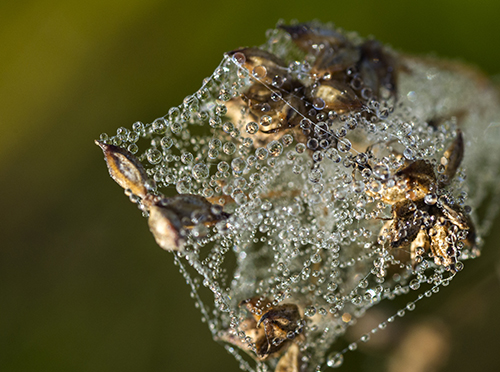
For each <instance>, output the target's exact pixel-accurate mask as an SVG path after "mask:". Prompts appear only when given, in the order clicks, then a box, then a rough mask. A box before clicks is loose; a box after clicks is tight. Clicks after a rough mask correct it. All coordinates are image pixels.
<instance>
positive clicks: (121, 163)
mask: <svg viewBox="0 0 500 372" xmlns="http://www.w3.org/2000/svg"><path fill="white" fill-rule="evenodd" d="M95 144H96V145H97V146H99V147H100V148H101V149H102V151H103V152H104V160H106V164H107V166H108V170H109V174H110V176H111V178H113V179H114V180H115V181H116V183H117V184H119V185H120V186H121V187H123V188H124V189H125V190H130V191H132V193H133V194H135V195H137V196H139V197H141V198H144V197H145V196H146V195H147V193H148V190H147V188H146V184H147V182H148V176H147V174H146V170H145V169H144V167H143V166H142V164H141V163H140V162H139V160H138V159H137V158H136V157H135V156H134V155H132V153H130V152H129V151H127V150H125V149H122V148H121V147H118V146H114V145H108V144H106V143H104V142H101V141H97V140H96V141H95Z"/></svg>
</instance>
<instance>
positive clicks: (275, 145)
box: [267, 141, 283, 157]
mask: <svg viewBox="0 0 500 372" xmlns="http://www.w3.org/2000/svg"><path fill="white" fill-rule="evenodd" d="M267 151H268V152H269V155H271V156H273V157H276V156H280V155H281V153H282V152H283V145H282V144H281V143H280V142H278V141H271V142H269V143H268V144H267Z"/></svg>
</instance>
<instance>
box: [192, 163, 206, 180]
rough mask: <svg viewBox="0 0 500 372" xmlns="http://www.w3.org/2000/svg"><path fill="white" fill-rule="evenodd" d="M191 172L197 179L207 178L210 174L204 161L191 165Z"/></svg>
mask: <svg viewBox="0 0 500 372" xmlns="http://www.w3.org/2000/svg"><path fill="white" fill-rule="evenodd" d="M191 173H192V174H193V177H194V178H195V179H197V180H198V181H200V180H204V179H205V178H208V176H209V175H210V171H209V169H208V166H207V165H206V164H205V163H198V164H196V165H195V166H194V167H193V170H192V172H191Z"/></svg>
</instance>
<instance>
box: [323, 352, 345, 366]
mask: <svg viewBox="0 0 500 372" xmlns="http://www.w3.org/2000/svg"><path fill="white" fill-rule="evenodd" d="M342 363H344V355H343V354H341V353H332V354H330V355H329V356H328V357H327V358H326V365H327V366H328V367H330V368H339V367H340V366H341V365H342Z"/></svg>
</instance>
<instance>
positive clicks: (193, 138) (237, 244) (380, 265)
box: [101, 24, 500, 371]
mask: <svg viewBox="0 0 500 372" xmlns="http://www.w3.org/2000/svg"><path fill="white" fill-rule="evenodd" d="M317 26H318V27H321V28H325V29H333V28H332V26H331V25H326V26H323V25H319V24H318V25H317ZM336 32H338V31H336ZM268 36H269V38H268V41H267V42H266V44H264V45H263V46H261V47H260V49H261V50H264V51H266V52H269V53H272V54H273V55H275V56H277V57H279V58H280V59H282V60H283V61H286V62H287V63H288V67H286V73H287V74H289V75H290V76H291V77H293V79H296V80H297V81H300V82H301V83H302V85H303V86H304V87H309V86H311V85H312V84H313V82H312V80H311V79H312V78H311V65H313V64H314V56H311V55H308V54H307V53H304V52H303V51H301V50H300V49H299V48H297V46H296V45H295V44H294V43H293V41H292V40H291V39H290V36H289V35H288V34H287V33H286V32H285V31H283V30H282V29H279V28H278V29H275V30H271V31H269V33H268ZM345 37H346V38H348V40H350V41H351V42H352V43H353V44H356V43H361V42H362V39H361V38H359V37H358V36H357V35H355V34H345ZM399 58H401V60H402V61H403V62H404V65H405V70H407V71H411V73H403V74H401V75H400V76H399V81H398V95H397V97H396V99H393V98H390V97H387V99H383V98H382V99H379V100H368V101H367V102H366V103H365V104H364V106H363V108H362V109H361V110H358V111H356V112H344V113H336V112H326V111H325V110H323V109H321V108H315V107H314V105H313V107H310V108H309V109H308V110H307V111H304V110H303V109H301V108H300V107H299V104H297V102H299V103H300V105H302V104H303V101H304V100H305V99H306V98H304V97H305V95H304V94H303V92H301V93H296V92H291V91H287V90H283V89H280V88H279V86H278V87H277V86H273V85H272V84H268V83H267V82H266V80H265V79H264V78H262V77H261V76H260V75H259V74H258V73H254V71H249V70H248V69H247V68H245V67H244V64H243V63H242V61H241V60H239V59H238V58H234V56H230V55H229V54H226V55H225V56H224V58H223V60H222V62H221V64H220V65H219V66H218V67H217V68H216V69H215V71H214V73H213V74H212V75H211V76H210V77H209V78H207V79H205V81H204V83H203V85H202V87H201V88H200V89H199V90H198V91H197V92H196V93H194V94H193V95H191V96H188V97H186V98H185V99H184V101H183V103H182V104H181V105H179V106H177V107H173V108H172V109H170V110H169V112H168V114H167V115H165V116H163V117H160V118H158V119H156V120H155V121H154V122H152V123H150V124H143V123H141V122H137V123H134V125H133V126H132V128H131V129H127V128H123V127H122V128H119V129H118V131H117V134H116V135H114V136H108V135H106V134H103V135H101V140H102V141H105V142H107V143H111V144H114V145H117V146H121V147H124V148H126V149H128V150H129V151H130V152H131V153H133V154H135V155H136V156H137V157H138V158H139V160H140V161H141V162H142V163H143V164H144V165H145V167H146V168H147V173H148V176H149V177H150V178H151V180H154V183H155V184H156V189H155V192H156V193H163V194H165V195H166V196H172V195H175V194H197V195H201V196H203V197H205V198H207V200H209V201H210V202H211V203H213V204H219V205H221V206H223V208H224V210H225V211H226V212H227V213H229V214H230V215H231V216H230V218H229V219H228V220H227V221H221V222H219V223H218V224H216V225H215V226H213V227H207V226H205V225H203V224H197V225H195V226H194V227H193V229H191V230H190V231H186V232H185V233H186V235H185V240H186V243H185V245H184V247H183V249H182V250H180V251H178V252H175V253H174V257H175V263H176V264H177V265H178V266H179V268H180V271H181V273H182V274H183V275H184V277H185V278H186V282H187V283H188V285H189V287H190V289H191V292H192V296H193V298H194V300H195V303H196V306H197V307H199V308H200V310H201V313H202V316H203V320H204V321H205V322H206V323H207V324H208V327H209V329H210V331H211V332H212V335H213V337H214V339H215V340H217V341H219V342H221V343H223V344H224V345H225V347H226V350H228V351H229V352H230V353H231V354H233V355H234V356H235V357H236V358H237V360H238V361H239V363H240V367H241V368H242V369H244V370H248V371H257V370H258V371H266V370H270V369H271V370H272V369H273V368H275V367H276V365H277V363H278V360H279V358H273V357H271V358H267V359H266V360H263V359H262V360H261V359H259V358H255V359H256V361H253V360H252V359H251V358H249V357H248V355H254V356H255V354H254V351H252V350H255V339H253V338H252V336H251V334H250V332H249V331H248V330H246V329H244V324H245V322H246V321H247V320H248V319H249V318H250V319H251V317H252V315H251V314H250V313H249V312H248V310H247V309H246V308H244V307H242V306H240V303H241V302H242V301H244V300H247V299H250V298H256V297H259V298H261V299H267V300H268V301H269V302H270V304H271V305H270V306H279V305H280V304H284V303H292V304H296V305H297V306H298V308H299V311H300V313H301V319H300V320H299V322H298V323H297V334H292V335H289V338H290V341H286V342H288V343H289V344H292V343H296V344H297V345H298V346H299V349H300V353H301V363H302V364H303V366H304V368H305V369H306V370H308V371H314V370H317V369H320V368H322V367H323V366H325V365H327V366H330V367H339V366H340V365H341V364H342V360H343V355H344V354H345V353H346V352H347V351H350V350H355V349H356V348H357V346H358V344H359V343H363V342H367V341H368V340H369V339H370V335H371V334H373V333H376V332H378V331H379V330H381V329H384V328H385V327H386V326H387V324H388V323H391V322H393V321H394V320H395V319H396V318H397V317H401V316H404V314H405V313H406V312H408V311H412V310H414V308H415V305H416V304H417V302H419V301H420V300H421V299H423V298H426V297H430V296H431V295H432V294H434V293H437V292H438V291H439V288H440V287H441V286H446V285H448V284H449V283H450V281H451V280H452V279H453V277H454V275H455V274H454V273H453V272H450V271H449V270H447V269H446V268H445V267H443V266H441V265H437V264H436V263H435V261H434V259H433V257H431V256H429V255H428V252H426V253H425V254H422V256H421V257H420V259H419V261H418V262H413V261H412V259H411V258H410V247H409V245H406V246H403V247H401V248H397V249H391V247H390V244H389V243H388V241H387V239H384V234H383V231H384V226H385V228H386V229H387V226H386V225H385V224H386V222H387V220H390V219H392V218H393V217H392V212H391V205H389V204H387V203H385V202H384V201H382V200H381V198H379V197H377V195H378V194H379V193H380V192H381V190H383V189H384V187H386V186H385V185H387V183H388V182H391V180H393V181H394V182H396V180H395V179H394V175H395V173H396V172H397V170H398V169H401V167H402V166H404V164H407V163H408V162H411V161H416V160H425V161H428V162H430V163H431V164H433V166H435V169H436V171H437V173H439V171H438V167H439V164H440V159H441V158H442V156H443V154H444V151H445V150H446V149H447V148H448V147H449V146H450V145H451V144H452V143H453V140H454V139H455V138H456V136H457V129H458V128H460V130H461V131H462V132H463V133H464V138H465V156H464V160H463V162H462V164H461V166H460V168H459V170H458V172H457V175H456V176H455V178H454V179H453V180H452V182H451V183H450V185H449V186H448V187H447V188H446V190H445V196H446V197H448V198H449V199H451V200H452V201H453V203H454V204H456V205H460V206H461V207H464V208H465V206H468V207H470V208H471V209H472V218H473V221H474V223H475V225H476V227H477V231H478V235H479V236H478V238H477V247H480V245H481V241H482V240H481V236H482V235H483V234H484V233H486V231H487V229H488V228H489V227H490V225H491V221H492V219H493V216H494V215H495V213H496V212H497V209H498V203H497V202H494V203H490V207H489V209H488V208H486V209H485V212H484V213H483V214H482V215H483V216H484V217H483V218H480V216H479V215H478V213H477V210H478V209H479V207H480V206H481V205H482V204H484V202H485V200H487V199H488V197H489V196H490V195H492V194H493V195H499V193H498V191H499V190H496V189H497V188H498V186H497V185H498V182H496V181H497V180H498V174H497V170H498V169H499V168H500V165H499V164H498V161H499V160H498V159H497V157H495V156H492V154H494V153H495V148H496V147H495V144H496V143H497V141H498V139H499V133H498V126H497V125H494V123H498V120H500V119H499V118H500V115H499V110H498V105H497V96H496V92H494V91H493V90H492V89H489V88H487V87H484V85H481V84H479V83H478V82H477V79H475V77H474V76H471V75H470V74H468V73H464V72H463V71H460V70H457V69H456V68H449V67H447V66H440V65H435V64H432V63H430V62H429V61H427V60H419V59H411V58H408V57H403V56H399ZM254 84H260V85H261V86H262V87H264V89H266V90H267V91H268V92H269V94H270V95H272V96H273V97H275V98H276V99H275V100H274V101H273V102H274V103H275V104H278V103H281V105H282V106H283V107H286V108H287V109H289V110H293V112H294V113H295V114H296V115H298V116H299V117H300V118H301V120H300V123H301V124H300V125H299V126H296V127H293V128H283V129H279V126H278V127H276V125H277V124H276V122H275V123H274V124H273V123H272V120H271V127H272V128H278V130H277V131H275V132H274V133H270V134H265V133H264V132H265V128H266V127H268V125H269V122H268V121H269V118H267V117H266V118H264V116H271V115H268V114H269V112H263V113H262V116H261V117H260V118H257V119H256V118H255V113H254V112H252V110H251V108H250V107H249V105H248V104H246V103H245V102H244V101H243V100H242V98H241V97H242V95H244V94H245V93H246V92H248V90H249V89H250V88H251V87H252V86H253V85H254ZM298 100H301V101H298ZM276 102H278V103H276ZM309 106H311V105H309ZM464 108H466V110H467V116H466V118H465V119H460V120H458V119H457V117H458V116H459V115H458V114H456V113H460V112H462V111H463V110H464ZM436 117H439V118H443V119H442V120H441V121H440V123H439V125H438V126H437V127H431V126H430V125H429V122H430V120H431V119H433V118H436ZM271 119H273V118H272V117H271ZM256 120H257V121H256ZM254 124H256V126H257V128H258V130H255V128H256V126H255V125H254ZM307 127H309V128H310V130H311V131H312V132H313V133H315V136H316V138H317V139H318V142H320V141H321V139H325V138H326V137H327V138H328V139H329V140H328V141H327V142H323V144H325V145H324V146H323V147H321V146H318V147H316V148H314V149H312V148H311V146H310V143H309V141H308V140H309V139H310V138H311V137H309V138H307V136H306V137H304V136H303V135H301V133H302V130H304V128H307ZM485 131H487V132H488V136H485ZM367 164H369V165H370V166H366V165H367ZM443 195H444V194H443ZM438 196H439V195H438ZM495 197H497V196H495ZM495 200H496V199H495ZM136 201H137V200H136ZM137 202H138V203H139V204H140V200H139V201H137ZM468 207H467V208H468ZM146 215H147V211H146ZM456 234H458V232H456V231H455V232H449V235H448V238H450V239H451V241H452V242H453V244H458V243H459V242H460V241H461V240H463V237H462V238H457V237H456ZM452 235H453V236H452ZM460 249H461V256H460V257H459V259H460V263H459V264H458V267H459V268H461V267H462V263H461V261H463V260H465V259H468V258H474V257H476V256H477V255H478V252H479V251H478V249H474V250H472V249H469V248H468V247H462V246H460ZM458 275H459V274H458ZM400 296H407V297H408V298H409V300H408V303H407V304H406V306H405V307H404V308H402V309H400V310H399V311H397V313H395V314H394V315H392V316H390V317H388V319H387V320H385V321H384V322H382V323H380V324H377V325H376V326H375V327H373V328H369V329H365V330H362V331H361V333H359V335H358V337H357V338H356V339H355V340H354V341H353V340H352V339H351V341H350V342H349V343H348V344H346V339H345V337H344V336H345V334H346V332H347V331H348V330H349V328H351V327H353V326H354V325H355V324H356V320H357V319H360V318H363V317H364V316H366V313H367V311H368V310H369V309H370V308H372V307H374V306H377V305H379V304H380V303H382V302H384V301H390V300H393V299H395V298H397V297H400ZM299 334H302V335H304V337H303V338H300V341H299V337H298V335H299Z"/></svg>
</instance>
